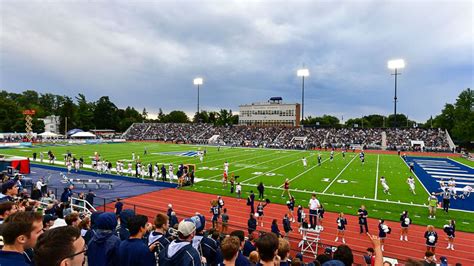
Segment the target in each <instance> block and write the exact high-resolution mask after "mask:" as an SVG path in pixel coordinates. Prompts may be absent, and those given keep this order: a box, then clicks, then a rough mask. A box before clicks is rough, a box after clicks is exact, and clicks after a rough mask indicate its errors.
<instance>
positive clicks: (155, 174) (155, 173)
mask: <svg viewBox="0 0 474 266" xmlns="http://www.w3.org/2000/svg"><path fill="white" fill-rule="evenodd" d="M158 173H159V168H158V164H155V166H153V180H154V181H156V179H157V178H158V175H159V174H158Z"/></svg>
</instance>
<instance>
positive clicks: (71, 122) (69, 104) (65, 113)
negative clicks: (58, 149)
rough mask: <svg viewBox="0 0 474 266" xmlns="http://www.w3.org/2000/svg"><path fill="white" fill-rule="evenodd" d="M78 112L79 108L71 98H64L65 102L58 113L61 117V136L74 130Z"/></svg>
mask: <svg viewBox="0 0 474 266" xmlns="http://www.w3.org/2000/svg"><path fill="white" fill-rule="evenodd" d="M76 110H77V106H76V105H75V104H74V102H73V101H72V99H71V97H68V96H64V101H63V103H62V105H61V107H60V108H59V112H58V115H59V116H60V119H59V132H60V133H61V134H64V133H65V132H66V131H67V130H70V129H73V128H74V127H75V126H76ZM66 118H67V119H66ZM66 121H67V125H66Z"/></svg>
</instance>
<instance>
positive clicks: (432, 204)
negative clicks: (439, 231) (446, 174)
mask: <svg viewBox="0 0 474 266" xmlns="http://www.w3.org/2000/svg"><path fill="white" fill-rule="evenodd" d="M437 205H438V198H436V194H435V193H434V192H431V196H430V197H429V198H428V210H429V211H430V215H429V216H428V219H435V218H436V207H437Z"/></svg>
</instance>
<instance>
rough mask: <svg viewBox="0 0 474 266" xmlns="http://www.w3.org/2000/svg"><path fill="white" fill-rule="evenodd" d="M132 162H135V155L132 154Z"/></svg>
mask: <svg viewBox="0 0 474 266" xmlns="http://www.w3.org/2000/svg"><path fill="white" fill-rule="evenodd" d="M132 161H135V153H134V152H132Z"/></svg>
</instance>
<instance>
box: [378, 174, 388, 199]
mask: <svg viewBox="0 0 474 266" xmlns="http://www.w3.org/2000/svg"><path fill="white" fill-rule="evenodd" d="M380 183H381V184H382V187H383V193H385V194H388V195H390V191H389V190H390V187H389V186H388V185H387V180H386V179H385V177H384V176H382V177H380Z"/></svg>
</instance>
